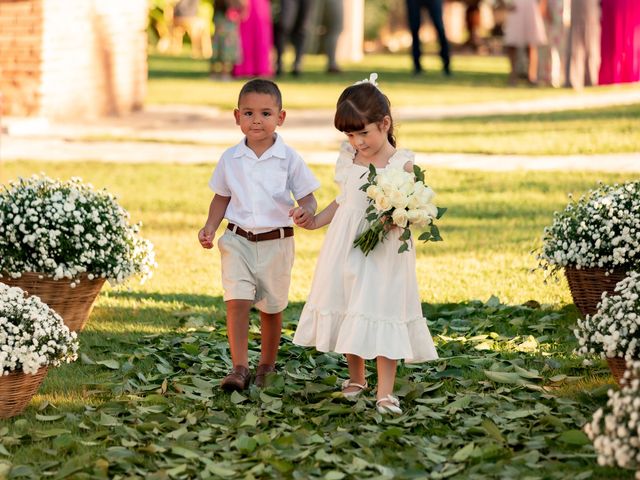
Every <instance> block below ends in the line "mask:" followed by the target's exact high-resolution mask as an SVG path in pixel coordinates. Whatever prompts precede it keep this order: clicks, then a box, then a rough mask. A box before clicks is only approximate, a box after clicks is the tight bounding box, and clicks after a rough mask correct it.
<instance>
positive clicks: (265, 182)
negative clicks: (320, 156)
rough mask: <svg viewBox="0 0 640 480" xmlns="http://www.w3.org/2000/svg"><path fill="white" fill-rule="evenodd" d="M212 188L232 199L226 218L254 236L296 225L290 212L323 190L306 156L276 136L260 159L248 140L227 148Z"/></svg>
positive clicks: (210, 185) (213, 177) (217, 169)
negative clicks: (320, 188)
mask: <svg viewBox="0 0 640 480" xmlns="http://www.w3.org/2000/svg"><path fill="white" fill-rule="evenodd" d="M209 187H210V188H211V190H213V191H214V192H215V193H217V194H218V195H222V196H224V197H231V200H230V201H229V205H228V206H227V210H226V212H225V218H226V219H227V220H228V221H229V222H230V223H235V224H236V225H238V226H239V227H240V228H242V229H244V230H247V231H249V232H253V233H261V232H267V231H269V230H273V229H274V228H278V227H285V226H290V225H293V221H292V220H291V217H289V210H290V209H291V208H292V207H293V206H294V205H295V204H294V201H293V199H292V198H291V195H292V194H293V197H294V198H295V199H296V200H299V199H301V198H303V197H305V196H307V195H309V194H310V193H312V192H313V191H315V190H317V189H318V188H319V187H320V182H318V180H317V179H316V178H315V176H314V175H313V173H311V170H309V167H307V165H306V164H305V163H304V160H302V157H300V155H299V154H298V152H296V151H295V150H294V149H293V148H291V147H289V146H288V145H286V144H285V143H284V140H282V137H281V136H280V135H279V134H277V133H276V139H275V142H274V143H273V145H272V146H271V147H269V149H267V150H266V151H265V152H264V153H263V154H262V156H261V157H260V158H258V157H256V154H255V153H254V152H253V150H251V149H250V148H249V147H247V145H246V143H245V139H242V141H241V142H240V143H238V144H237V145H235V146H233V147H231V148H229V149H227V150H226V151H225V152H224V153H223V154H222V156H221V157H220V161H219V162H218V165H217V166H216V168H215V169H214V171H213V174H212V175H211V179H210V180H209Z"/></svg>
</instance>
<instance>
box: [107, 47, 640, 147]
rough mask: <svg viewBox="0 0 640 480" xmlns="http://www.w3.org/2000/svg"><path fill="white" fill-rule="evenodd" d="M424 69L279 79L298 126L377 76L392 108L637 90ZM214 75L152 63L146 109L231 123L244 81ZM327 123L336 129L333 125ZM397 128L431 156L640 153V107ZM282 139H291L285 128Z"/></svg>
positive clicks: (471, 60)
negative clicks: (298, 113) (511, 81)
mask: <svg viewBox="0 0 640 480" xmlns="http://www.w3.org/2000/svg"><path fill="white" fill-rule="evenodd" d="M425 61H426V66H427V74H426V75H425V76H423V77H419V78H416V77H415V76H413V75H412V74H411V65H410V59H409V55H408V54H396V55H368V56H366V57H365V59H364V61H363V62H361V63H358V64H353V65H346V66H345V70H346V71H347V72H348V73H345V74H343V75H339V76H335V75H327V74H326V73H324V58H323V57H322V56H318V55H309V56H308V57H306V62H307V67H306V72H308V73H305V74H304V75H303V76H301V77H300V78H293V77H290V76H283V77H282V78H279V79H278V83H279V85H280V87H281V89H282V91H283V96H284V101H285V108H286V109H288V110H289V117H288V118H289V120H288V122H289V124H291V123H292V122H295V110H296V109H308V108H322V109H328V110H329V111H331V110H332V109H333V108H334V106H335V101H336V99H337V98H338V96H339V94H340V92H341V91H342V90H343V89H344V87H345V86H347V85H349V84H351V83H353V82H354V81H356V80H359V79H362V78H365V77H367V76H368V75H369V72H371V71H376V72H378V73H379V74H380V82H381V85H382V88H383V90H384V92H385V93H386V94H387V95H388V96H389V98H390V99H391V102H392V106H393V107H407V106H412V105H418V106H421V107H424V106H429V105H438V106H442V105H448V104H451V105H453V104H464V103H481V102H508V101H513V100H531V99H543V98H544V99H548V98H553V97H554V96H559V95H562V96H570V95H576V96H578V95H598V94H600V93H606V92H611V91H614V90H624V89H628V90H631V89H637V86H636V85H622V86H621V85H618V86H614V87H597V88H592V89H589V90H587V91H586V92H584V93H576V92H574V91H572V90H568V89H553V88H526V87H521V88H508V87H506V84H505V83H506V80H505V79H506V75H507V70H508V65H507V61H506V59H505V58H502V57H480V56H457V57H454V64H453V68H454V72H455V74H454V75H453V77H451V78H446V77H443V76H442V75H441V74H440V73H439V64H438V62H439V58H437V57H431V56H428V57H426V58H425ZM207 68H208V67H207V63H206V62H205V61H202V60H193V59H191V58H187V57H168V56H158V55H152V56H150V59H149V84H148V88H149V94H148V98H147V103H148V104H159V103H181V104H194V105H210V106H215V107H219V108H220V109H221V110H223V111H229V115H231V110H232V109H233V107H234V106H235V104H236V101H237V95H238V91H239V90H240V87H241V85H242V83H243V81H232V82H211V81H210V80H209V79H208V77H207ZM327 118H328V119H330V113H329V114H328V115H327ZM396 120H399V119H396ZM327 122H328V123H327V124H330V120H327ZM397 123H398V128H397V130H398V132H397V133H398V137H399V139H400V144H401V145H402V146H403V147H405V148H411V149H413V150H416V151H419V152H426V153H480V154H490V155H491V154H514V155H576V154H594V153H600V154H603V153H628V152H638V151H640V136H639V135H638V133H637V132H638V131H640V104H636V105H629V106H613V107H605V108H596V109H588V110H574V111H565V112H552V113H538V114H511V115H486V116H478V117H467V118H452V119H444V120H428V121H402V120H400V121H398V122H397ZM283 133H285V134H286V126H285V130H284V131H283ZM112 140H113V139H112ZM116 140H117V139H116ZM122 140H127V139H122ZM129 140H130V139H129ZM318 142H322V139H318ZM316 146H318V145H309V146H308V148H310V149H314V148H315V147H316ZM325 148H326V146H325Z"/></svg>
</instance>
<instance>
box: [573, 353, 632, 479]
mask: <svg viewBox="0 0 640 480" xmlns="http://www.w3.org/2000/svg"><path fill="white" fill-rule="evenodd" d="M639 378H640V362H637V361H636V362H627V371H626V372H625V374H624V379H623V382H624V385H623V387H622V389H621V390H615V391H614V390H613V389H610V390H609V393H608V395H609V400H608V401H607V405H606V407H605V408H600V409H598V410H597V411H596V412H595V413H594V414H593V419H592V421H591V422H590V423H587V424H586V425H585V426H584V431H585V433H586V434H587V436H588V437H589V439H590V440H591V441H592V442H593V446H594V448H595V450H596V452H597V453H598V464H599V465H601V466H606V465H609V466H615V465H617V466H619V467H622V468H633V469H636V479H639V480H640V471H638V468H639V467H640V379H639Z"/></svg>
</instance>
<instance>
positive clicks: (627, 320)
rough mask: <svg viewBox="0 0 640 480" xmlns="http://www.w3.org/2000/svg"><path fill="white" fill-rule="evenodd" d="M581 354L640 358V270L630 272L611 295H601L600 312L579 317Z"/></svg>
mask: <svg viewBox="0 0 640 480" xmlns="http://www.w3.org/2000/svg"><path fill="white" fill-rule="evenodd" d="M573 333H574V334H575V336H576V338H577V339H578V343H579V345H580V346H579V347H578V350H577V353H578V354H581V355H592V354H600V355H601V356H602V357H608V358H615V357H621V358H624V359H626V360H633V359H638V358H640V273H638V272H629V273H628V274H627V277H626V278H625V279H624V280H621V281H620V282H618V284H617V285H616V288H615V290H614V293H613V294H612V295H609V294H607V293H606V292H605V293H603V294H602V300H601V302H600V303H599V304H598V311H597V312H596V313H595V314H594V315H587V317H586V318H585V319H584V320H578V328H576V329H575V330H574V332H573Z"/></svg>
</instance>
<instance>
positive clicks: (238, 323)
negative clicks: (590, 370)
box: [220, 300, 253, 392]
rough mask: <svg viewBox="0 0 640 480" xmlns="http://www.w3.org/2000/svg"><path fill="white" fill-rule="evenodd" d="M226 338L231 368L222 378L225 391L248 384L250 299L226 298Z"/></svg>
mask: <svg viewBox="0 0 640 480" xmlns="http://www.w3.org/2000/svg"><path fill="white" fill-rule="evenodd" d="M225 303H226V305H227V338H228V339H229V349H230V350H231V362H232V363H233V369H232V370H231V372H229V374H228V375H227V376H226V377H224V378H223V379H222V382H221V383H220V386H221V387H222V389H223V390H225V391H227V392H232V391H234V390H244V389H245V388H247V387H248V386H249V382H250V381H251V373H250V372H249V310H250V309H251V305H253V301H252V300H227V302H225Z"/></svg>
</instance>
